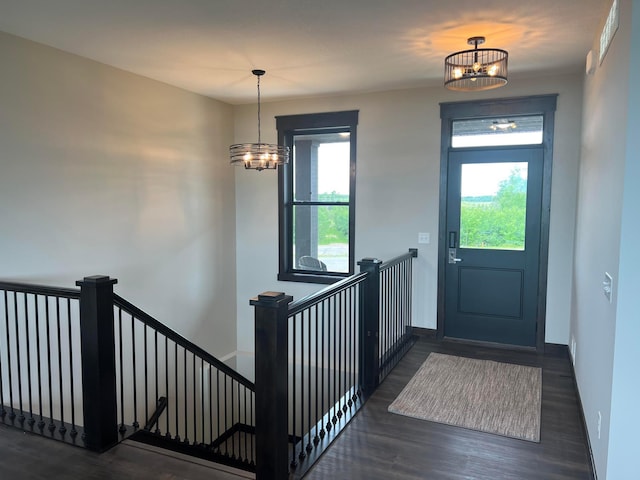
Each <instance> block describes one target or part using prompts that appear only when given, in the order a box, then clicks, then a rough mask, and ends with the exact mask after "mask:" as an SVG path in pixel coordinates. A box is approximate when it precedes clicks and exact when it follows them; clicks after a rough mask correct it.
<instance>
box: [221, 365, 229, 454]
mask: <svg viewBox="0 0 640 480" xmlns="http://www.w3.org/2000/svg"><path fill="white" fill-rule="evenodd" d="M222 380H223V381H224V430H223V431H224V432H225V433H226V432H228V431H229V412H228V411H227V408H228V405H229V395H228V392H227V383H228V382H229V377H228V375H227V374H226V373H225V374H224V377H222ZM224 450H225V455H228V454H229V444H228V441H226V442H225V447H224Z"/></svg>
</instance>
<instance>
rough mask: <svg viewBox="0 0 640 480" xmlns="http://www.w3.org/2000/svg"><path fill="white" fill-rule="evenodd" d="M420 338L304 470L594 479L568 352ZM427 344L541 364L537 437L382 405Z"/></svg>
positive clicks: (443, 477)
mask: <svg viewBox="0 0 640 480" xmlns="http://www.w3.org/2000/svg"><path fill="white" fill-rule="evenodd" d="M555 350H558V351H556V352H555V353H547V354H546V355H537V354H535V353H532V352H525V351H516V352H514V351H510V350H504V349H494V348H482V347H475V346H469V345H464V344H460V343H454V342H444V343H443V342H437V341H435V340H431V339H426V338H421V339H420V341H419V342H418V343H417V344H416V345H415V346H414V347H413V348H412V349H411V351H410V352H409V353H408V354H407V355H406V356H405V358H404V359H403V360H402V362H400V364H399V365H398V366H397V367H396V368H395V369H394V371H393V372H392V373H391V374H390V375H389V376H388V377H387V378H386V380H385V381H384V382H383V384H382V385H381V386H380V387H379V388H378V390H377V391H376V392H375V393H374V394H373V396H372V397H371V398H370V399H369V401H368V402H367V403H366V404H365V406H364V407H363V409H362V410H361V411H360V413H359V414H358V415H357V416H356V418H355V419H354V420H353V421H352V423H351V425H350V426H349V427H348V428H347V429H346V430H345V432H344V433H343V434H342V435H341V436H340V437H339V438H338V439H337V440H336V442H335V443H334V445H333V446H332V447H331V448H330V449H329V451H328V452H327V453H326V454H325V455H324V456H323V457H322V458H321V459H320V461H319V462H318V463H317V464H316V466H315V467H314V468H313V469H312V470H311V472H310V473H309V474H308V475H307V476H306V477H305V479H309V480H317V479H328V478H331V479H334V478H336V479H337V478H340V479H367V480H376V479H380V480H382V479H385V480H387V479H396V480H404V479H429V480H462V479H464V480H501V479H504V480H506V479H509V480H516V479H517V480H551V479H553V480H569V479H571V480H592V479H593V476H592V474H591V468H590V462H589V457H588V452H587V446H586V440H585V433H584V429H583V427H582V423H581V420H580V413H579V407H578V403H577V397H576V393H575V387H574V383H573V378H572V376H571V367H570V363H569V358H568V354H567V353H566V351H561V350H560V349H559V348H558V349H555ZM430 352H440V353H448V354H453V355H461V356H467V357H473V358H480V359H487V360H496V361H501V362H507V363H517V364H521V365H529V366H538V367H542V369H543V387H542V388H543V391H542V418H541V441H540V443H533V442H527V441H524V440H515V439H510V438H505V437H501V436H498V435H493V434H487V433H481V432H475V431H471V430H466V429H463V428H459V427H452V426H448V425H442V424H437V423H432V422H427V421H423V420H415V419H412V418H408V417H403V416H400V415H394V414H391V413H388V412H387V407H388V406H389V404H390V403H391V402H392V401H393V400H394V399H395V397H396V396H397V395H398V394H399V393H400V391H401V390H402V389H403V388H404V386H405V385H406V384H407V383H408V382H409V380H410V379H411V377H412V376H413V375H414V373H415V372H416V371H417V370H418V368H419V367H420V365H422V363H423V362H424V360H425V359H426V358H427V355H428V354H429V353H430Z"/></svg>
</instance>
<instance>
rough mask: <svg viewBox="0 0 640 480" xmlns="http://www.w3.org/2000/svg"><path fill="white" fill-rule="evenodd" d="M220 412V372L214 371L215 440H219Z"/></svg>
mask: <svg viewBox="0 0 640 480" xmlns="http://www.w3.org/2000/svg"><path fill="white" fill-rule="evenodd" d="M220 410H221V409H220V370H218V369H216V420H217V421H216V439H218V438H220V425H221V423H222V422H221V421H220ZM212 438H213V437H212ZM219 448H220V447H218V449H219Z"/></svg>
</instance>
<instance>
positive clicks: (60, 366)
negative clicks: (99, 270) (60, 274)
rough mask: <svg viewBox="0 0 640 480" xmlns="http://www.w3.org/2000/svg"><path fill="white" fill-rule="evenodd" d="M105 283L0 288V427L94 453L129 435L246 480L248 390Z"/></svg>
mask: <svg viewBox="0 0 640 480" xmlns="http://www.w3.org/2000/svg"><path fill="white" fill-rule="evenodd" d="M115 283H116V280H115V279H111V278H109V277H105V276H94V277H85V278H84V279H83V280H81V281H78V282H77V285H78V286H79V287H80V289H79V290H78V289H63V288H53V287H46V286H38V285H25V284H19V283H10V282H0V400H2V401H1V402H0V420H1V421H2V422H3V423H5V424H7V425H11V426H14V427H18V428H21V429H23V430H26V431H30V432H33V433H36V434H39V435H44V436H47V437H50V438H53V439H56V440H62V441H64V442H67V443H72V444H75V445H77V446H81V447H85V448H88V449H91V450H94V451H105V450H107V449H108V448H110V447H112V446H113V445H115V444H117V443H118V442H120V441H122V440H123V439H125V438H135V439H136V440H139V441H143V442H146V443H151V444H154V445H158V446H162V447H164V448H168V449H171V450H174V451H179V452H182V453H186V454H189V455H194V456H198V457H201V458H205V459H209V460H213V461H216V462H219V463H224V464H227V465H230V466H233V467H237V468H242V469H245V470H249V471H253V470H254V465H255V443H254V428H255V427H254V410H255V396H254V385H253V382H251V381H249V380H247V379H246V378H245V377H243V376H242V375H240V374H238V373H237V372H235V371H234V370H233V369H231V368H230V367H228V366H227V365H225V364H224V363H222V362H220V361H219V360H218V359H216V358H214V357H213V356H211V355H210V354H208V353H207V352H205V351H204V350H202V349H201V348H200V347H198V346H196V345H194V344H193V343H192V342H190V341H188V340H186V339H185V338H184V337H182V336H181V335H179V334H178V333H176V332H174V331H173V330H171V329H170V328H168V327H166V326H165V325H163V324H161V323H160V322H158V321H157V320H155V319H154V318H152V317H151V316H149V315H148V314H146V313H145V312H143V311H142V310H140V309H139V308H137V307H135V306H134V305H132V304H131V303H129V302H127V301H126V300H124V299H123V298H122V297H120V296H118V295H116V294H114V292H113V285H114V284H115Z"/></svg>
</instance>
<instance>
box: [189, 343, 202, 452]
mask: <svg viewBox="0 0 640 480" xmlns="http://www.w3.org/2000/svg"><path fill="white" fill-rule="evenodd" d="M191 358H192V359H193V361H192V362H191V363H192V365H193V372H192V376H193V385H192V390H193V444H194V445H197V444H198V427H197V422H198V409H197V407H196V405H197V398H196V356H195V354H193V353H192V354H191ZM200 393H201V394H202V392H200Z"/></svg>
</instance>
